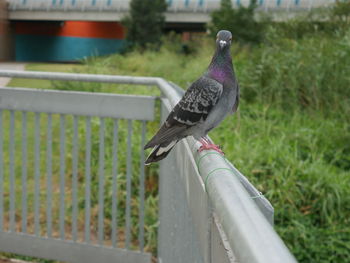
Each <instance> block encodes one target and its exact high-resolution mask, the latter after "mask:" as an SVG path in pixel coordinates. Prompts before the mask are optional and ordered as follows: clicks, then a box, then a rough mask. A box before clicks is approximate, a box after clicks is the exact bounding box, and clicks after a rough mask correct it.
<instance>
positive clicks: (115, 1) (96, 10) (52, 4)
mask: <svg viewBox="0 0 350 263" xmlns="http://www.w3.org/2000/svg"><path fill="white" fill-rule="evenodd" d="M7 1H8V3H9V18H10V20H44V21H66V20H70V21H72V20H80V21H120V20H121V19H122V18H123V17H124V16H125V14H126V13H127V12H128V9H129V2H130V0H7ZM249 2H250V0H232V5H233V7H238V6H240V5H244V6H247V5H248V4H249ZM334 2H335V0H258V1H257V3H258V6H259V7H258V11H261V12H269V13H272V14H273V15H276V16H277V17H279V16H280V15H282V16H283V17H285V16H286V15H287V16H291V15H294V14H295V13H300V12H303V11H308V10H311V9H313V8H322V7H325V6H329V5H331V4H333V3H334ZM167 3H168V10H167V12H166V21H167V22H168V23H206V22H208V21H209V20H210V15H209V14H210V12H212V11H213V10H215V9H218V8H219V7H220V0H167ZM277 19H278V18H277Z"/></svg>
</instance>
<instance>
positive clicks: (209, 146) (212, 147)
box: [198, 139, 225, 155]
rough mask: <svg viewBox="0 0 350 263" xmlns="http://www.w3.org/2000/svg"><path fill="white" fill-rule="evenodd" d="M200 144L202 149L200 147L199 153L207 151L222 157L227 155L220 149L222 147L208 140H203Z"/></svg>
mask: <svg viewBox="0 0 350 263" xmlns="http://www.w3.org/2000/svg"><path fill="white" fill-rule="evenodd" d="M200 143H201V144H202V146H201V147H199V149H198V152H202V151H205V150H214V151H216V152H218V153H220V154H222V155H225V153H224V152H223V151H222V150H221V149H220V146H218V145H216V144H213V143H211V142H210V141H209V140H207V139H201V140H200Z"/></svg>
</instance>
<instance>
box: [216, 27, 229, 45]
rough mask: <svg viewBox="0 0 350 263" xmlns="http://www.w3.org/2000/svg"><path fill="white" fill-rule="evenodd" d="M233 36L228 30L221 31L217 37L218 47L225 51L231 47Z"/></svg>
mask: <svg viewBox="0 0 350 263" xmlns="http://www.w3.org/2000/svg"><path fill="white" fill-rule="evenodd" d="M231 41H232V34H231V32H230V31H228V30H220V31H219V32H218V34H217V35H216V46H217V47H220V48H221V49H224V48H225V47H229V46H231Z"/></svg>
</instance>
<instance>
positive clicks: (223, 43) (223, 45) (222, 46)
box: [219, 40, 227, 48]
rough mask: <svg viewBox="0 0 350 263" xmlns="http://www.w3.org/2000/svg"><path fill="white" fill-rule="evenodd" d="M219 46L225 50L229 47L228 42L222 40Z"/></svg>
mask: <svg viewBox="0 0 350 263" xmlns="http://www.w3.org/2000/svg"><path fill="white" fill-rule="evenodd" d="M219 45H220V47H221V48H224V47H225V46H226V45H227V42H226V41H225V40H220V41H219Z"/></svg>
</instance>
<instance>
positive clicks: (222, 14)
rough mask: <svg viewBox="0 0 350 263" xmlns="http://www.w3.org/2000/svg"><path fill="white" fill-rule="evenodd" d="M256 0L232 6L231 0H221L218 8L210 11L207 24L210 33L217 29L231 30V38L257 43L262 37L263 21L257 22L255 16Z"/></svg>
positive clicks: (214, 32) (213, 33) (214, 33)
mask: <svg viewBox="0 0 350 263" xmlns="http://www.w3.org/2000/svg"><path fill="white" fill-rule="evenodd" d="M256 7H257V4H256V0H252V1H251V2H250V4H249V6H248V7H244V6H242V5H241V6H239V7H238V8H237V9H234V8H232V3H231V0H221V5H220V9H219V10H216V11H213V12H212V13H211V23H210V24H209V25H208V27H209V29H210V31H211V33H212V35H214V36H215V35H216V33H217V32H218V31H219V30H222V29H226V30H229V31H231V33H232V35H233V39H234V40H236V41H239V42H242V43H246V42H248V43H258V42H260V41H261V40H262V39H263V34H264V29H265V23H263V22H258V21H257V20H256V19H255V17H254V13H255V9H256Z"/></svg>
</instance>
